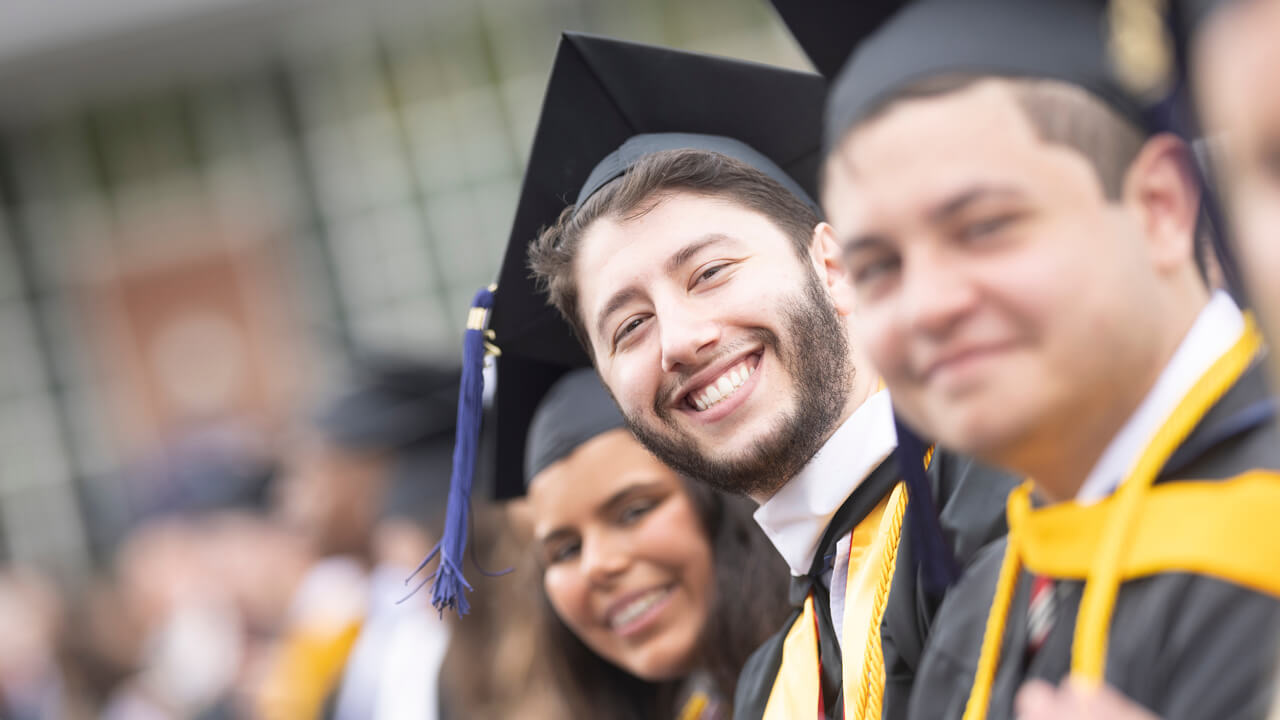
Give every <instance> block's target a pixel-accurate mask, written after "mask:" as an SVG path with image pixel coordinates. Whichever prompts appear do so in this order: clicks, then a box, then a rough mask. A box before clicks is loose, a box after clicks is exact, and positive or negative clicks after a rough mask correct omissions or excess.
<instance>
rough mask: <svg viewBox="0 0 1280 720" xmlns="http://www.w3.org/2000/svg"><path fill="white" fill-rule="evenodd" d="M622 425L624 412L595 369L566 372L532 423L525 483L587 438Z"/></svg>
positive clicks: (550, 390)
mask: <svg viewBox="0 0 1280 720" xmlns="http://www.w3.org/2000/svg"><path fill="white" fill-rule="evenodd" d="M622 427H626V421H624V420H623V419H622V412H621V411H619V410H618V406H617V405H616V404H615V403H614V402H613V397H612V396H611V395H609V391H608V390H606V389H605V387H604V384H603V383H601V382H600V376H599V375H596V372H595V371H594V370H591V369H588V368H580V369H578V370H573V371H570V372H568V373H566V374H565V375H563V376H561V377H560V379H559V380H557V381H556V382H555V384H554V385H552V386H551V389H549V390H547V394H546V395H545V396H544V397H543V398H542V402H541V403H539V404H538V409H537V411H535V412H534V414H533V421H532V422H531V423H529V432H528V443H527V444H526V446H525V453H524V477H525V484H526V485H527V484H528V483H530V482H532V481H533V478H534V477H536V476H537V475H538V473H540V472H542V471H543V470H546V469H547V468H548V467H550V466H551V465H553V464H555V463H556V462H558V461H560V460H563V459H564V458H566V457H568V456H569V455H570V454H571V453H573V451H574V450H576V449H577V448H578V446H580V445H582V444H583V443H585V442H587V441H588V440H591V439H592V438H594V437H595V436H597V435H600V434H602V433H606V432H608V431H610V430H617V429H618V428H622Z"/></svg>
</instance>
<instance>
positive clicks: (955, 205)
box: [840, 185, 1023, 255]
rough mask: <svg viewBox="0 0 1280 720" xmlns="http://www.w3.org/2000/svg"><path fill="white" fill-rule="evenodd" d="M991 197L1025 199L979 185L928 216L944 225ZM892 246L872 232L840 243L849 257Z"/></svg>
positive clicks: (1000, 188) (1009, 190) (1020, 194)
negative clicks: (872, 249) (879, 247)
mask: <svg viewBox="0 0 1280 720" xmlns="http://www.w3.org/2000/svg"><path fill="white" fill-rule="evenodd" d="M989 197H1011V198H1020V197H1023V192H1022V191H1021V190H1018V189H1017V188H1014V187H1010V186H1005V185H978V186H975V187H971V188H969V189H967V190H964V191H963V192H960V193H957V194H956V195H954V196H952V197H951V198H948V199H947V200H945V201H943V202H941V203H939V204H938V205H937V206H936V207H934V208H933V209H931V210H929V211H928V212H927V213H926V215H927V217H928V218H929V222H931V223H934V224H939V223H944V222H946V221H948V220H950V219H951V218H953V217H954V216H956V215H958V214H959V213H961V212H962V211H964V210H965V209H966V208H968V207H969V206H971V205H973V204H974V203H976V202H978V201H979V200H983V199H986V198H989ZM892 244H893V243H892V242H891V240H890V238H889V237H888V236H887V235H884V234H882V233H878V232H870V233H866V234H864V235H855V236H853V237H851V238H848V239H847V240H845V241H844V242H842V243H840V251H841V252H842V253H844V254H846V255H847V254H849V253H852V252H854V251H857V250H863V249H866V248H870V247H878V246H886V245H892Z"/></svg>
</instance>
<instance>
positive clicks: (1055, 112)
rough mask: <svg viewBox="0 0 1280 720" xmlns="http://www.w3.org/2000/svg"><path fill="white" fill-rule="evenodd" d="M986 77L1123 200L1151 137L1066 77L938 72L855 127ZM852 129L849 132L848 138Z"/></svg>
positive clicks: (1039, 130)
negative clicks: (1134, 166)
mask: <svg viewBox="0 0 1280 720" xmlns="http://www.w3.org/2000/svg"><path fill="white" fill-rule="evenodd" d="M985 80H998V81H999V82H1001V83H1002V84H1004V86H1005V87H1007V88H1008V89H1009V91H1010V92H1011V93H1012V94H1013V99H1014V102H1016V103H1017V105H1018V107H1019V108H1020V109H1021V110H1022V112H1023V113H1024V114H1025V115H1026V118H1027V120H1028V121H1029V122H1030V123H1031V127H1032V129H1033V130H1035V132H1036V134H1037V135H1038V136H1039V137H1040V139H1041V140H1043V141H1044V142H1046V143H1050V144H1054V145H1064V146H1066V147H1069V148H1071V149H1073V150H1075V151H1076V152H1078V153H1080V154H1081V155H1083V156H1084V158H1085V160H1087V161H1088V162H1089V165H1090V166H1091V167H1092V168H1093V171H1094V173H1095V174H1096V175H1097V177H1098V181H1099V182H1100V183H1101V184H1102V191H1103V193H1104V195H1105V196H1106V198H1107V199H1108V200H1111V201H1115V200H1118V199H1120V194H1121V192H1122V191H1123V189H1124V178H1125V175H1126V174H1127V173H1128V171H1129V166H1130V165H1132V164H1133V161H1134V159H1136V158H1137V157H1138V152H1139V151H1140V150H1142V146H1143V145H1144V144H1145V143H1146V141H1147V136H1146V134H1145V133H1144V132H1143V131H1142V129H1141V128H1139V127H1138V126H1137V125H1135V124H1134V123H1133V122H1132V121H1131V120H1129V119H1127V118H1125V117H1124V116H1123V115H1121V114H1120V113H1119V112H1117V111H1116V110H1115V109H1114V108H1112V107H1111V106H1110V105H1108V104H1107V103H1106V102H1105V101H1104V100H1102V99H1101V98H1099V97H1097V96H1096V95H1094V94H1093V93H1091V92H1089V91H1088V90H1085V89H1084V88H1082V87H1079V86H1077V85H1072V84H1071V83H1068V82H1064V81H1061V80H1051V79H1045V78H1021V77H1013V78H1001V77H992V76H988V75H973V74H969V73H953V74H948V75H938V76H934V77H930V78H926V79H924V80H921V81H918V82H916V83H913V84H911V85H908V86H907V87H905V88H903V89H902V90H900V91H898V92H896V93H894V94H893V95H892V96H891V97H889V98H888V99H886V100H885V101H884V102H883V103H881V104H880V105H878V106H877V107H876V108H874V109H873V110H872V111H871V112H869V113H868V114H867V115H865V116H863V118H862V119H861V120H859V121H858V122H857V123H855V124H854V126H853V127H854V128H856V127H857V126H858V125H861V124H863V123H865V122H866V121H867V120H869V119H871V118H874V117H877V116H879V115H883V114H884V113H885V112H887V111H888V109H889V108H891V107H893V106H894V105H895V104H896V103H897V102H899V101H903V100H911V99H915V98H928V97H939V96H942V95H949V94H951V93H953V92H959V91H961V90H965V89H968V88H969V87H970V86H972V85H974V84H975V83H978V82H982V81H985ZM852 130H853V128H851V129H850V130H848V131H846V132H845V137H848V134H849V133H850V132H852Z"/></svg>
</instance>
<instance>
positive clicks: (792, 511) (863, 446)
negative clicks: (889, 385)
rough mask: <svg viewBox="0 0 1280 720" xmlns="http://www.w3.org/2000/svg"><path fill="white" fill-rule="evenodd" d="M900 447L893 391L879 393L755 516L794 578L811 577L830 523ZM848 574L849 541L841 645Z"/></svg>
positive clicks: (834, 609)
mask: <svg viewBox="0 0 1280 720" xmlns="http://www.w3.org/2000/svg"><path fill="white" fill-rule="evenodd" d="M897 446H898V433H897V430H896V429H895V428H894V424H893V403H892V401H891V399H890V397H889V391H888V390H880V391H878V392H876V393H875V394H874V395H872V396H871V397H869V398H867V400H866V402H864V403H862V405H861V406H860V407H859V408H858V409H857V410H855V411H854V412H853V414H852V415H850V416H849V419H848V420H845V421H844V423H843V424H842V425H840V427H838V428H836V431H835V432H834V433H832V434H831V437H830V438H828V439H827V442H826V443H825V444H824V445H823V446H822V447H821V448H820V449H819V450H818V452H817V453H816V454H815V455H814V456H813V459H811V460H810V461H809V464H807V465H805V466H804V468H803V469H802V470H801V471H800V473H799V474H798V475H796V476H795V477H794V478H792V479H791V481H790V482H788V483H787V484H786V485H784V486H783V487H782V489H781V490H779V491H778V492H777V493H775V494H774V496H773V497H771V498H769V500H768V501H767V502H765V503H764V504H763V505H761V506H760V507H759V508H758V509H757V510H756V512H755V519H756V522H757V523H758V524H759V525H760V527H761V528H762V529H763V530H764V533H765V535H767V536H768V537H769V540H770V541H771V542H773V546H774V547H776V548H777V549H778V552H779V553H780V554H781V555H782V558H783V559H784V560H786V562H787V566H788V567H789V568H791V574H792V575H795V576H801V575H805V574H807V573H808V572H809V569H810V568H811V567H812V566H813V561H814V555H815V553H817V551H818V543H820V542H822V536H823V534H824V533H826V531H827V525H828V524H830V522H831V518H832V517H833V516H834V515H835V514H836V511H837V510H839V509H840V506H841V505H843V504H844V501H845V500H847V499H849V496H850V495H852V494H853V491H854V490H856V489H857V488H858V486H859V485H861V484H862V481H863V480H865V479H866V478H867V476H868V475H870V474H871V472H872V471H873V470H875V469H876V468H877V467H879V466H880V463H882V462H884V461H885V459H887V458H888V457H889V455H890V454H891V453H893V451H894V449H895V448H896V447H897ZM848 571H849V539H848V538H847V537H845V538H841V540H840V542H839V544H838V545H837V550H836V561H835V569H834V571H833V572H832V576H831V588H830V591H831V592H830V595H831V619H832V621H833V622H834V623H835V628H836V638H837V642H838V641H839V637H840V635H841V634H842V632H843V630H842V621H843V619H844V618H843V616H844V591H845V581H846V579H847V575H848Z"/></svg>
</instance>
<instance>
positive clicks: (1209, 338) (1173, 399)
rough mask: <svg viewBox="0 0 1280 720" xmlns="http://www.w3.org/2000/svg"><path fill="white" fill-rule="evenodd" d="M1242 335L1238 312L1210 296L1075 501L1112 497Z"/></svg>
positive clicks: (1219, 295) (1224, 298)
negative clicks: (1202, 378) (1180, 406)
mask: <svg viewBox="0 0 1280 720" xmlns="http://www.w3.org/2000/svg"><path fill="white" fill-rule="evenodd" d="M1243 332H1244V315H1243V314H1242V313H1241V312H1240V308H1238V307H1236V304H1235V301H1233V300H1232V299H1231V296H1229V295H1227V294H1226V293H1224V292H1222V291H1221V290H1219V291H1217V292H1215V293H1214V294H1213V297H1212V298H1211V299H1210V300H1209V302H1208V304H1206V305H1205V306H1204V308H1203V309H1201V311H1200V314H1199V316H1197V317H1196V321H1195V323H1194V324H1193V325H1192V326H1191V329H1190V330H1189V331H1187V335H1186V337H1184V338H1183V339H1182V342H1181V344H1179V345H1178V349H1177V350H1175V351H1174V353H1173V357H1172V358H1170V360H1169V364H1168V365H1166V366H1165V368H1164V370H1163V371H1162V372H1161V373H1160V377H1159V378H1157V379H1156V383H1155V385H1153V386H1151V391H1150V392H1148V393H1147V396H1146V398H1144V399H1143V400H1142V403H1141V404H1140V405H1138V409H1137V410H1135V411H1134V413H1133V415H1130V416H1129V419H1128V421H1126V422H1125V424H1124V426H1123V427H1121V428H1120V432H1118V433H1116V436H1115V437H1114V438H1112V439H1111V443H1110V444H1109V445H1107V449H1106V450H1104V451H1103V453H1102V455H1100V456H1099V457H1098V462H1097V463H1096V464H1095V465H1094V466H1093V470H1091V471H1090V472H1089V474H1088V476H1086V477H1085V481H1084V484H1083V485H1081V486H1080V491H1079V492H1078V493H1076V502H1079V503H1081V504H1089V503H1095V502H1098V501H1099V500H1102V499H1103V498H1106V497H1107V496H1108V495H1110V494H1111V493H1113V492H1115V490H1116V488H1117V487H1119V486H1120V483H1121V482H1122V481H1123V480H1124V478H1125V476H1126V475H1128V473H1129V470H1130V469H1131V468H1132V467H1133V465H1134V463H1136V462H1137V461H1138V457H1139V456H1140V455H1141V454H1142V451H1143V450H1144V449H1146V447H1147V445H1148V444H1149V443H1150V442H1151V439H1152V438H1153V437H1154V436H1155V434H1156V431H1157V430H1159V429H1160V426H1161V425H1162V424H1164V422H1165V420H1166V419H1167V418H1168V417H1169V415H1170V414H1172V413H1173V411H1174V408H1176V407H1177V406H1178V403H1179V402H1181V401H1182V398H1183V397H1184V396H1185V395H1186V394H1187V393H1188V392H1189V391H1190V390H1191V388H1192V386H1193V385H1195V384H1196V381H1197V380H1199V379H1200V376H1202V375H1204V373H1205V372H1206V371H1207V370H1208V369H1209V367H1210V366H1211V365H1213V364H1214V363H1215V362H1217V360H1218V358H1220V357H1222V355H1223V354H1225V353H1226V352H1227V351H1228V350H1230V349H1231V346H1232V345H1234V344H1235V342H1236V341H1237V340H1239V339H1240V334H1241V333H1243Z"/></svg>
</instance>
